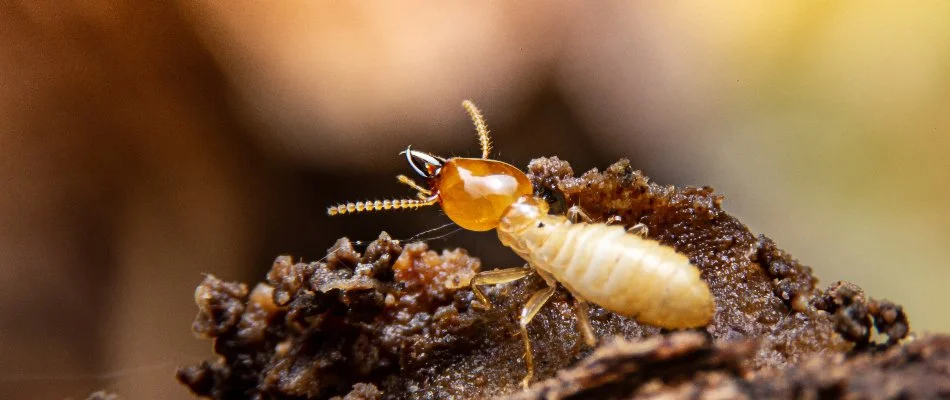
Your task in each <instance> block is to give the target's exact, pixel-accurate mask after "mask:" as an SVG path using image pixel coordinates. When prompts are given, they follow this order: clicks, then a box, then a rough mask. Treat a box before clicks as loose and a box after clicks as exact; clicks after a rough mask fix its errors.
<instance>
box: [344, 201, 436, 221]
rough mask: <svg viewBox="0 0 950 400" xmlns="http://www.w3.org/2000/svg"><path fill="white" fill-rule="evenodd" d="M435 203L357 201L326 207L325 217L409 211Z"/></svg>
mask: <svg viewBox="0 0 950 400" xmlns="http://www.w3.org/2000/svg"><path fill="white" fill-rule="evenodd" d="M436 201H438V200H437V198H429V199H420V200H416V199H393V200H376V201H357V202H353V203H344V204H337V205H335V206H331V207H327V215H329V216H331V217H332V216H334V215H343V214H355V213H360V212H366V211H382V210H411V209H416V208H421V207H425V206H431V205H433V204H435V203H436Z"/></svg>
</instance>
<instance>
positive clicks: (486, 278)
mask: <svg viewBox="0 0 950 400" xmlns="http://www.w3.org/2000/svg"><path fill="white" fill-rule="evenodd" d="M533 272H534V268H531V267H529V266H527V265H525V266H524V267H521V268H507V269H496V270H492V271H482V272H479V273H477V274H475V276H474V277H472V283H471V285H472V293H474V294H475V298H476V299H478V301H479V302H480V303H481V304H482V305H483V306H484V307H485V308H486V309H487V308H491V302H489V301H488V298H487V297H485V293H482V290H481V289H479V288H478V286H479V285H498V284H501V283H508V282H514V281H516V280H518V279H522V278H524V277H527V276H528V275H531V273H533Z"/></svg>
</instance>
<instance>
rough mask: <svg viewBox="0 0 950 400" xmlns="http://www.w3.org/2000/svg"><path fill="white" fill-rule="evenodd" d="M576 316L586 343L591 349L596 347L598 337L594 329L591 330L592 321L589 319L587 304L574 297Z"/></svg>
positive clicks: (578, 328)
mask: <svg viewBox="0 0 950 400" xmlns="http://www.w3.org/2000/svg"><path fill="white" fill-rule="evenodd" d="M574 314H575V316H576V318H577V330H579V331H581V337H583V338H584V343H587V346H589V347H594V346H595V345H596V344H597V336H596V335H594V329H593V328H591V326H590V319H588V317H587V315H588V309H587V302H586V301H584V300H582V299H579V298H577V297H574Z"/></svg>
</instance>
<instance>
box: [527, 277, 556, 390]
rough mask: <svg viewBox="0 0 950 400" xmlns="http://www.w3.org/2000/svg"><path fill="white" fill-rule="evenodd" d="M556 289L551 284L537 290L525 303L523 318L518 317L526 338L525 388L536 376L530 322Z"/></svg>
mask: <svg viewBox="0 0 950 400" xmlns="http://www.w3.org/2000/svg"><path fill="white" fill-rule="evenodd" d="M555 290H557V286H554V285H551V286H548V287H547V288H544V289H541V290H539V291H537V292H536V293H535V294H534V295H533V296H531V298H530V299H528V302H527V303H525V304H524V308H522V309H521V318H519V319H518V325H520V326H521V337H522V338H524V364H525V368H527V370H528V373H527V375H525V377H524V379H522V380H521V386H523V387H524V388H527V387H528V384H529V383H531V378H533V377H534V356H533V355H532V354H531V339H529V338H528V324H529V323H531V320H532V319H534V316H535V315H537V314H538V311H540V310H541V307H543V306H544V303H547V302H548V299H550V298H551V296H552V295H554V291H555Z"/></svg>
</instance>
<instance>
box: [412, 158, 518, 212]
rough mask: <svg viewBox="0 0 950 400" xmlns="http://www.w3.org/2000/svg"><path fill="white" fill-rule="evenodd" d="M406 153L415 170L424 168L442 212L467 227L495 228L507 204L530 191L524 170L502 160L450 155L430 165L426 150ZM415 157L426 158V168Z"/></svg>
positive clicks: (424, 159) (420, 170)
mask: <svg viewBox="0 0 950 400" xmlns="http://www.w3.org/2000/svg"><path fill="white" fill-rule="evenodd" d="M406 154H407V156H408V158H409V162H410V164H411V165H412V166H413V168H414V169H415V170H416V172H420V173H422V172H424V173H423V174H422V175H423V176H424V177H426V179H427V180H428V182H429V187H430V189H431V193H432V194H433V195H434V196H436V198H437V199H438V202H439V204H440V205H441V206H442V210H443V211H445V215H448V217H449V218H451V219H452V222H455V223H456V224H457V225H458V226H461V227H462V228H465V229H468V230H472V231H487V230H491V229H494V228H495V227H496V226H497V225H498V222H499V221H500V220H501V217H502V215H504V213H505V210H507V209H508V206H510V205H511V204H513V203H514V202H515V201H517V200H518V198H519V197H521V196H530V195H531V193H532V192H533V187H532V186H531V182H530V181H529V180H528V177H527V175H525V174H524V172H521V171H520V170H519V169H518V168H515V167H514V166H512V165H511V164H507V163H504V162H501V161H496V160H485V159H480V158H450V159H448V160H445V161H444V162H440V164H438V165H433V164H430V163H429V162H428V159H430V157H425V156H428V155H427V154H425V153H420V152H416V151H415V150H407V151H406ZM419 155H422V156H423V157H419ZM416 160H422V161H423V162H425V167H426V168H425V169H421V168H418V167H417V166H416V165H415V163H414V161H416ZM430 171H431V173H430Z"/></svg>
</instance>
